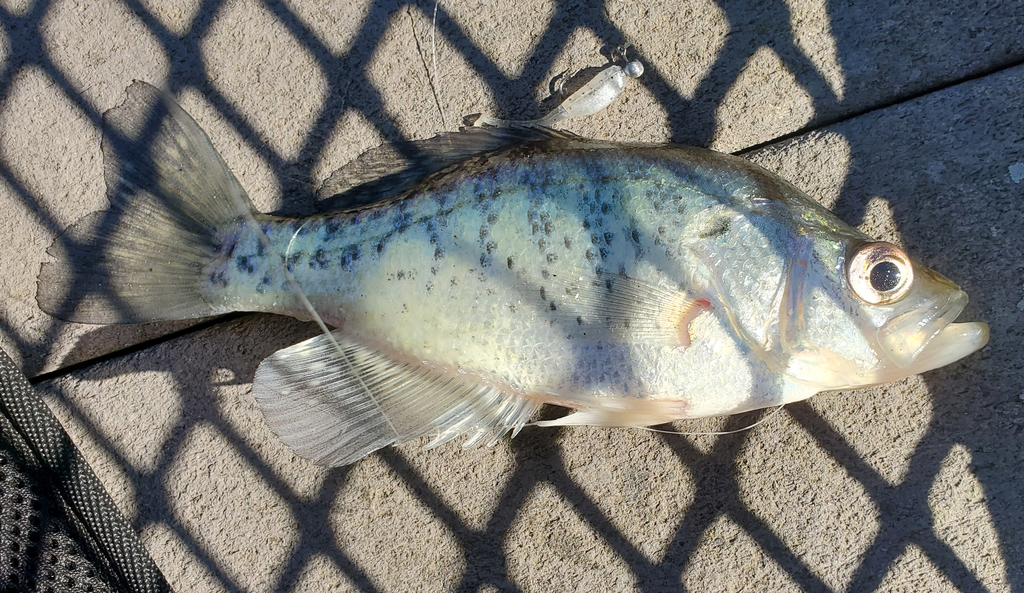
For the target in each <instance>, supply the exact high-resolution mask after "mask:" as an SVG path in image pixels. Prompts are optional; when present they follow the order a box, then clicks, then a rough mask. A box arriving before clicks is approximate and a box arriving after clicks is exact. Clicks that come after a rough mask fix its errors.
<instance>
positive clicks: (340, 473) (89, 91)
mask: <svg viewBox="0 0 1024 593" xmlns="http://www.w3.org/2000/svg"><path fill="white" fill-rule="evenodd" d="M943 5H944V6H943V8H942V9H941V10H936V9H933V8H931V7H930V6H928V5H927V3H903V2H890V1H883V0H868V1H865V2H857V3H841V2H814V1H804V0H792V1H791V2H789V3H784V2H778V1H774V2H760V3H741V2H726V1H719V2H712V1H711V0H705V1H696V2H685V3H683V2H678V3H668V4H664V3H651V4H650V5H641V4H638V3H635V2H619V1H617V0H612V1H608V2H606V3H604V4H603V5H602V4H592V3H574V2H564V3H558V2H544V1H540V0H527V1H525V2H518V3H512V2H506V3H489V2H468V3H467V2H459V3H445V2H440V3H438V5H437V6H436V19H435V17H434V15H435V5H434V4H433V3H420V4H399V3H394V2H381V3H377V4H367V3H365V2H356V3H352V2H331V3H328V2H316V3H305V2H256V1H231V0H228V1H226V2H204V3H198V2H183V3H179V4H173V5H172V4H169V3H164V2H156V1H143V2H124V3H122V2H116V1H114V0H101V1H98V2H88V3H75V2H43V1H39V2H35V3H32V2H28V1H27V0H26V1H23V2H17V1H14V0H6V1H4V2H0V22H2V24H3V34H2V38H0V63H2V68H0V211H2V212H4V213H5V216H4V217H3V219H2V220H0V233H2V234H0V236H2V237H4V238H5V240H6V245H8V246H9V248H8V255H7V257H5V258H4V259H3V261H2V262H0V294H2V296H3V298H2V301H0V302H2V309H0V345H2V347H3V348H4V349H5V350H7V351H8V352H10V353H11V355H12V356H14V357H16V359H18V360H20V361H21V362H22V364H23V365H24V366H25V368H26V371H27V372H28V374H29V375H30V376H32V375H36V376H38V377H39V381H40V383H39V387H40V389H41V390H42V391H43V392H44V393H45V394H46V395H47V401H48V402H49V403H50V404H51V405H52V406H53V407H54V408H55V411H56V412H57V413H58V415H59V417H60V418H61V420H62V421H63V422H65V424H66V426H67V427H68V429H69V432H70V433H71V434H72V436H73V438H75V440H76V441H77V442H78V443H79V444H80V446H81V447H82V449H83V452H84V453H85V455H86V457H87V459H89V460H90V462H91V463H93V464H94V467H95V469H96V470H97V472H98V473H99V475H100V477H101V479H102V480H103V481H104V483H105V484H106V485H107V487H108V489H109V490H110V492H111V494H112V495H113V496H114V498H115V500H116V501H117V502H118V503H119V504H120V505H121V508H122V509H123V510H124V511H125V513H126V514H128V516H129V517H130V518H131V519H132V520H133V521H135V523H136V525H137V526H138V528H139V530H140V532H141V533H142V535H143V538H144V541H145V542H146V543H147V545H148V546H149V548H150V550H151V552H152V554H153V556H154V557H155V559H156V561H157V563H158V565H160V567H161V568H162V570H163V571H164V572H165V573H166V575H167V576H168V579H169V580H170V581H171V582H172V584H173V585H174V586H175V587H176V588H177V589H178V590H179V591H220V590H227V591H327V590H367V591H408V590H485V591H493V590H522V591H537V590H545V591H546V590H643V591H661V590H675V589H679V588H680V587H683V588H686V589H689V590H712V591H719V590H799V589H803V590H813V591H857V592H859V591H870V590H885V591H924V590H929V591H949V590H963V591H979V590H988V591H1008V590H1017V591H1024V572H1022V568H1021V567H1022V566H1024V535H1022V534H1024V469H1022V463H1024V351H1022V349H1021V347H1020V345H1021V339H1022V335H1024V312H1022V311H1024V288H1022V284H1024V265H1022V264H1021V262H1022V261H1024V234H1022V232H1021V228H1022V224H1024V107H1022V105H1024V103H1022V101H1021V89H1022V88H1024V66H1022V65H1021V64H1022V63H1024V4H1021V3H1019V2H996V1H970V2H968V1H967V0H950V1H948V2H945V3H943ZM625 42H629V43H631V44H632V45H633V47H634V49H635V51H636V52H637V53H638V57H639V58H640V59H641V60H642V61H643V62H644V64H645V66H646V68H647V73H646V74H645V76H644V77H643V78H642V79H641V80H640V84H636V85H633V86H632V87H631V88H630V89H629V90H627V92H626V93H624V95H623V96H622V97H621V98H620V100H619V101H618V102H616V103H615V104H614V105H612V107H611V108H609V109H608V110H607V111H605V112H603V113H601V114H599V115H598V116H595V117H592V118H590V119H587V120H584V121H579V122H569V125H567V126H565V127H566V128H568V129H571V130H573V131H576V132H578V133H582V134H585V135H588V136H594V137H600V138H610V139H617V140H631V141H664V140H673V141H676V142H685V143H691V144H702V145H710V146H711V147H713V148H716V149H719V150H724V151H730V152H736V151H740V152H744V153H745V154H746V156H748V157H749V158H751V159H753V160H755V161H757V162H759V163H760V164H762V165H764V166H766V167H768V168H770V169H773V170H776V171H778V172H780V173H781V174H783V176H785V177H787V178H789V179H791V180H792V181H794V182H795V183H796V184H797V185H799V186H801V187H802V188H803V189H805V190H807V191H808V192H809V193H810V194H811V195H812V196H815V197H817V198H818V199H820V200H821V201H822V202H823V203H825V204H826V205H828V206H830V207H832V208H834V209H835V210H836V211H837V212H838V213H839V214H840V215H841V216H842V217H843V218H845V219H846V220H848V221H850V222H851V223H854V224H859V225H861V227H862V228H863V229H865V230H866V231H867V232H868V233H870V234H873V235H875V236H877V237H879V238H885V239H888V240H891V241H895V242H897V243H900V244H902V245H904V246H905V247H906V248H907V249H908V250H909V251H911V252H912V253H913V254H915V255H916V256H917V257H918V258H919V259H921V260H922V261H924V262H926V263H927V264H928V265H930V266H932V267H934V268H936V269H938V270H940V271H941V272H943V273H944V274H946V275H948V276H949V277H950V278H953V279H955V280H956V281H957V282H958V283H959V284H961V285H962V286H963V287H964V288H965V290H967V292H968V293H969V294H970V295H971V298H972V303H971V305H970V306H969V308H968V309H967V311H966V312H965V313H964V317H965V318H967V319H979V320H985V321H987V322H989V323H990V325H991V327H992V339H991V343H990V345H989V346H988V347H987V348H986V349H985V350H983V351H982V352H980V353H978V354H976V355H974V356H971V357H969V358H968V359H966V360H964V361H962V362H960V363H958V364H956V365H953V366H951V367H948V368H945V369H941V370H938V371H935V372H931V373H928V374H927V375H925V376H923V377H914V378H911V379H907V380H905V381H901V382H898V383H894V384H890V385H884V386H880V387H876V388H873V389H868V390H864V391H859V392H840V393H830V394H823V395H820V396H817V397H815V398H813V399H812V400H810V401H808V402H806V403H801V404H797V405H792V406H788V407H787V408H785V409H784V410H783V411H781V412H778V413H776V414H774V415H773V416H771V417H770V418H768V419H767V420H766V421H765V422H764V423H763V424H761V425H759V426H758V427H757V428H755V429H753V430H750V431H745V432H739V433H735V434H730V435H724V436H714V435H705V436H670V435H659V434H655V433H650V432H643V431H638V430H606V429H596V428H575V429H563V430H548V429H538V428H531V429H527V430H524V432H523V433H521V434H520V436H519V437H517V438H516V439H515V440H513V441H509V440H505V441H502V442H501V443H499V444H498V445H497V446H495V447H493V448H490V449H487V448H481V449H472V450H462V449H461V448H460V447H459V446H458V444H454V443H450V444H448V445H447V446H443V447H441V448H439V449H436V450H432V451H422V450H420V448H419V446H418V445H417V444H410V445H407V446H404V447H400V448H397V449H389V450H385V451H383V452H381V453H379V454H376V455H373V456H371V457H369V458H367V459H365V460H363V461H361V462H359V463H357V464H356V465H354V466H352V467H350V468H345V469H337V470H325V469H322V468H317V467H314V466H311V465H310V464H308V463H306V462H304V461H302V460H301V459H298V458H296V457H294V456H293V455H291V454H290V453H289V452H288V450H287V449H285V448H284V447H283V446H282V445H281V444H280V443H279V442H278V441H277V440H276V439H275V437H274V435H273V434H271V433H270V431H269V430H268V429H267V427H266V426H265V424H264V423H263V421H262V418H261V416H260V414H259V412H258V410H257V409H256V407H255V404H254V402H253V400H252V397H251V395H250V394H249V383H250V382H251V380H252V376H253V373H254V371H255V368H256V365H257V364H258V363H259V361H260V360H261V359H262V358H263V357H265V356H267V355H269V354H270V353H272V352H273V351H274V350H276V349H278V348H282V347H285V346H288V345H290V344H292V343H294V342H296V341H298V340H300V339H303V338H305V337H309V336H311V335H313V334H314V333H315V329H314V328H312V327H310V326H308V325H304V324H300V323H298V322H294V321H290V320H285V319H280V318H273V317H270V316H246V317H242V318H235V319H231V320H226V321H222V322H220V323H214V324H212V325H205V326H201V327H194V326H192V325H191V324H189V323H178V324H151V325H148V326H140V327H100V328H96V327H87V326H78V325H73V324H62V323H59V322H56V321H54V320H53V319H51V318H49V317H48V316H47V315H45V314H44V313H42V312H41V311H39V310H38V308H37V307H36V305H35V301H34V293H35V275H36V274H37V273H38V269H39V264H40V262H42V261H44V260H45V258H46V257H47V256H46V249H47V247H48V246H49V245H50V243H51V242H52V241H53V239H54V237H56V236H57V235H59V234H60V233H62V232H63V231H64V229H65V228H66V227H67V226H68V225H69V224H70V223H71V222H73V221H74V220H76V219H77V218H79V217H81V216H83V215H85V214H87V213H89V212H93V211H96V210H100V209H102V208H104V207H105V201H106V200H105V197H104V188H103V182H102V176H101V157H100V153H99V139H100V132H99V127H98V124H99V121H100V117H101V114H102V112H103V111H104V110H106V109H108V108H110V107H113V106H114V105H116V104H117V103H118V102H120V100H121V98H122V97H123V92H124V89H125V87H127V85H128V84H129V83H130V82H131V80H133V79H143V80H148V81H150V82H153V83H155V84H158V85H159V84H163V85H166V86H167V87H168V88H170V89H171V90H172V91H173V92H175V93H176V94H177V95H178V96H179V98H180V99H181V101H182V103H183V105H184V106H185V108H186V109H187V110H188V111H189V112H190V113H191V114H192V115H193V117H195V118H196V119H197V121H199V123H200V124H201V125H202V126H203V127H204V128H205V129H206V130H207V133H208V134H209V135H210V137H211V138H212V140H213V142H214V144H215V145H216V146H217V148H218V149H219V150H220V151H221V153H222V154H223V155H224V158H225V160H226V161H227V162H228V164H229V165H230V166H231V168H232V169H233V170H234V171H235V173H236V174H237V175H238V177H239V178H240V180H241V182H242V184H243V186H245V187H246V189H247V190H248V191H249V193H250V195H251V196H252V198H253V199H254V201H255V202H256V203H257V205H258V206H259V207H260V208H262V209H264V210H266V211H278V212H281V213H285V214H297V213H305V212H312V211H314V210H315V209H316V207H317V204H316V199H315V197H314V195H315V193H314V190H315V188H316V186H317V185H318V184H319V183H320V182H322V181H323V180H324V179H325V178H326V177H327V176H328V175H329V174H330V173H331V172H332V171H333V170H334V169H335V168H337V167H339V166H341V165H342V164H344V163H345V162H347V161H348V160H350V159H351V158H353V157H355V156H356V155H358V154H359V153H360V152H361V151H363V150H365V149H367V148H370V147H373V146H375V145H377V144H379V143H381V142H385V141H391V140H397V139H402V138H406V139H411V138H423V137H428V136H431V135H433V134H435V133H437V132H439V131H443V130H451V129H455V128H456V127H457V126H458V125H459V123H460V121H461V117H462V115H464V114H467V113H474V112H480V111H484V112H489V113H492V114H495V115H498V116H507V117H516V118H524V117H534V116H537V115H539V114H541V113H543V112H544V111H546V110H547V109H549V108H550V107H551V105H553V102H552V101H551V100H550V99H549V95H550V86H549V81H550V80H551V79H552V78H553V77H554V76H556V75H558V74H559V73H561V72H562V71H564V70H566V69H572V70H575V69H580V68H588V67H597V66H601V65H603V63H604V58H603V57H602V56H601V52H602V51H603V52H605V53H607V51H608V50H609V49H610V48H613V47H615V46H618V45H621V44H623V43H625ZM751 149H754V150H753V151H751ZM76 240H77V239H76ZM65 244H66V245H68V246H70V247H71V248H73V245H74V242H73V241H72V240H70V239H69V240H66V241H65ZM190 328H191V329H190ZM171 332H178V333H177V334H175V335H173V336H171V337H172V339H163V338H162V337H161V336H168V335H169V334H170V333H171ZM147 341H149V342H147ZM136 344H141V345H142V346H143V347H141V348H138V349H136V350H134V351H132V352H130V353H127V354H120V355H119V354H118V352H119V351H121V350H122V349H124V348H126V347H129V346H132V345H136ZM102 355H106V357H105V358H101V359H99V360H96V357H99V356H102ZM70 364H78V365H79V366H78V367H76V368H75V369H72V372H67V371H62V370H61V369H64V368H65V367H67V366H68V365H70ZM43 372H47V373H52V374H48V375H40V373H43ZM763 417H764V415H763V414H756V413H755V414H747V415H744V416H742V417H739V418H730V419H721V420H713V421H707V422H701V423H687V424H680V425H679V428H681V429H684V430H690V431H694V430H695V431H708V430H719V429H725V430H733V429H738V428H742V427H745V426H747V425H749V424H750V423H752V422H754V421H756V420H758V419H760V418H763Z"/></svg>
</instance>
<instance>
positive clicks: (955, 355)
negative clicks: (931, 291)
mask: <svg viewBox="0 0 1024 593" xmlns="http://www.w3.org/2000/svg"><path fill="white" fill-rule="evenodd" d="M966 306H967V293H965V292H964V291H962V290H960V289H956V290H954V291H950V292H949V297H948V298H947V299H946V301H945V302H944V303H943V302H941V301H940V302H939V303H937V304H935V305H932V306H930V307H918V308H912V309H911V310H909V311H907V312H906V313H903V314H901V315H897V316H896V317H894V318H893V319H891V320H890V321H889V322H888V323H886V324H885V325H884V326H882V327H881V328H880V329H879V330H878V335H877V338H878V344H879V346H880V347H881V350H882V352H883V353H884V354H885V356H886V357H887V358H888V359H889V360H890V361H892V363H893V364H894V365H896V366H897V367H899V368H900V369H902V370H903V371H904V373H905V374H908V375H916V374H918V373H923V372H925V371H930V370H932V369H936V368H938V367H941V366H944V365H947V364H950V363H952V362H955V361H957V360H960V359H961V358H963V357H965V356H967V355H969V354H971V353H974V352H977V351H978V350H979V349H981V348H982V347H983V346H984V345H985V344H987V343H988V324H985V323H981V322H976V321H975V322H961V323H953V320H955V319H956V318H957V317H958V316H959V315H960V313H961V312H962V311H963V310H964V308H965V307H966Z"/></svg>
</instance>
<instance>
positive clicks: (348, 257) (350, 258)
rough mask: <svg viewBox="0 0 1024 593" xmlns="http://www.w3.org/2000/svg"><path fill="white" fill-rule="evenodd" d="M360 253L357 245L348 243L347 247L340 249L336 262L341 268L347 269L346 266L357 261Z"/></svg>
mask: <svg viewBox="0 0 1024 593" xmlns="http://www.w3.org/2000/svg"><path fill="white" fill-rule="evenodd" d="M361 255H362V252H361V251H360V249H359V246H358V245H349V246H348V247H346V248H345V249H343V250H342V252H341V256H339V258H338V263H339V264H340V265H341V267H342V268H344V269H348V267H349V266H351V265H352V264H353V263H354V262H357V261H359V257H360V256H361Z"/></svg>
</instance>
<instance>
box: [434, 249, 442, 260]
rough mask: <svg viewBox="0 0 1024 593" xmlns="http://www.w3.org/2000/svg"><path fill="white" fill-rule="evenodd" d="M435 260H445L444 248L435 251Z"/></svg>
mask: <svg viewBox="0 0 1024 593" xmlns="http://www.w3.org/2000/svg"><path fill="white" fill-rule="evenodd" d="M434 259H435V260H438V259H444V248H443V247H438V248H437V249H434Z"/></svg>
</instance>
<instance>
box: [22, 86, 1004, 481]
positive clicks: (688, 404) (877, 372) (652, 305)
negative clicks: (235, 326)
mask: <svg viewBox="0 0 1024 593" xmlns="http://www.w3.org/2000/svg"><path fill="white" fill-rule="evenodd" d="M107 118H108V120H110V121H111V122H112V123H113V124H115V125H116V126H119V127H120V128H122V129H126V130H127V131H128V132H127V133H128V136H130V137H131V139H132V140H134V141H136V142H139V141H142V142H145V145H146V146H147V147H148V154H145V153H143V154H140V153H139V152H137V151H136V152H131V151H124V150H122V151H120V153H119V151H118V149H117V146H116V145H115V144H116V142H115V141H114V140H111V139H108V140H105V141H104V154H105V156H106V158H105V161H106V163H107V181H108V187H109V188H110V195H111V201H112V203H113V208H114V210H113V213H112V214H111V213H98V214H97V215H95V216H94V217H93V219H95V218H96V217H98V216H102V217H104V218H103V224H100V225H98V228H99V229H100V230H99V231H98V233H100V237H99V238H100V239H101V240H100V241H99V242H98V243H97V245H98V247H97V248H96V249H95V250H94V251H89V250H87V251H88V252H87V253H79V254H73V257H72V258H70V259H65V260H60V261H57V262H53V263H47V264H44V266H43V268H42V270H41V273H40V279H39V292H38V301H39V304H40V306H41V307H42V308H43V309H44V310H45V311H47V312H49V313H50V314H52V315H56V316H58V317H62V318H64V319H67V320H71V321H78V322H85V323H135V322H143V321H154V320H167V319H182V318H193V317H205V316H211V315H218V314H222V313H227V312H231V311H265V312H272V313H281V314H286V315H292V316H295V317H299V318H306V319H308V318H309V317H310V314H309V313H308V311H307V309H306V308H305V306H304V305H303V303H302V298H303V296H305V297H308V301H309V303H311V304H312V307H313V308H314V309H315V310H316V312H317V313H318V314H319V316H321V317H322V318H323V319H324V320H326V322H327V323H329V324H330V325H332V326H334V327H335V328H337V329H336V330H335V331H333V332H332V333H331V334H330V335H327V334H325V335H321V336H318V337H315V338H312V339H310V340H307V341H305V342H302V343H300V344H297V345H295V346H292V347H290V348H286V349H283V350H281V351H279V352H277V353H275V354H274V355H272V356H271V357H269V358H268V359H267V360H265V361H264V362H263V363H262V364H261V365H260V367H259V370H258V371H257V373H256V376H255V379H254V382H253V393H254V395H255V397H256V399H257V401H258V402H259V404H260V406H261V407H262V409H263V411H264V413H265V415H266V418H267V421H268V422H269V424H270V425H271V427H272V428H273V429H274V430H275V432H277V434H278V435H280V437H281V439H282V440H283V441H284V442H285V443H287V444H288V445H290V446H291V447H292V448H293V449H294V450H295V451H296V452H297V453H299V454H300V455H302V456H305V457H307V458H309V459H311V460H313V461H315V462H317V463H321V464H326V465H342V464H346V463H350V462H352V461H354V460H356V459H359V458H360V457H362V456H364V455H366V454H368V453H369V452H371V451H374V450H376V449H378V448H380V447H383V446H386V445H389V444H393V443H401V442H404V441H407V440H410V439H415V438H419V437H423V436H432V437H434V441H432V443H431V444H437V443H440V442H444V441H446V440H449V439H451V438H453V437H455V436H458V435H460V434H465V435H468V439H467V445H468V444H472V443H476V442H480V441H487V442H492V443H493V442H494V441H495V440H496V439H497V438H499V437H500V436H501V435H503V434H505V433H506V432H508V431H518V430H519V429H520V428H521V427H522V426H523V425H524V424H526V423H527V422H529V420H530V418H531V416H532V415H533V414H534V413H535V412H536V411H537V410H538V409H539V408H540V407H541V406H542V405H544V404H557V405H560V406H566V407H569V408H572V409H574V410H575V412H574V413H572V414H569V415H567V416H565V417H563V418H560V419H558V420H553V421H548V422H545V423H542V424H547V425H566V424H590V425H600V426H646V425H652V424H659V423H663V422H668V421H672V420H677V419H684V418H697V417H706V416H715V415H723V414H732V413H736V412H741V411H745V410H752V409H756V408H763V407H768V406H775V405H780V404H785V403H788V402H794V401H798V400H802V399H805V398H807V397H810V396H811V395H813V394H815V393H817V392H819V391H822V390H827V389H841V388H853V387H863V386H868V385H874V384H878V383H882V382H886V381H892V380H895V379H899V378H901V377H906V376H908V375H912V374H915V373H920V372H924V371H927V370H930V369H934V368H936V367H939V366H942V365H946V364H949V363H951V362H953V361H956V360H958V359H960V358H962V357H964V356H967V355H968V354H970V353H972V352H974V351H976V350H978V349H979V348H981V347H982V346H983V345H984V344H985V343H986V341H987V339H988V327H987V326H986V325H985V324H984V323H976V322H975V323H953V320H954V319H955V318H956V317H957V316H958V315H959V313H960V312H961V310H962V309H963V308H964V307H965V306H966V304H967V295H966V294H965V293H964V292H963V291H961V290H960V289H959V288H958V287H957V286H956V285H955V284H953V283H952V282H950V281H949V280H947V279H946V278H944V277H943V276H941V275H939V274H938V273H936V272H934V271H932V270H929V269H927V268H925V267H924V266H922V265H921V264H920V263H919V262H917V261H915V260H914V259H912V258H910V257H908V256H907V255H906V254H905V253H904V252H903V251H902V250H901V249H900V248H898V247H896V246H894V245H891V244H888V243H883V242H878V241H874V240H872V239H871V238H870V237H868V236H866V235H864V234H863V233H861V232H859V231H857V230H856V229H854V228H851V227H850V226H848V225H846V224H844V223H843V222H842V221H841V220H839V219H838V218H836V217H835V216H834V215H833V214H832V213H830V212H829V211H828V210H826V209H825V208H823V207H821V206H819V205H818V204H817V203H815V202H814V201H813V200H811V199H810V198H808V197H807V196H805V195H804V194H803V193H802V192H800V191H799V190H798V189H796V188H795V187H794V186H793V185H791V184H790V183H788V182H786V181H784V180H783V179H781V178H779V177H777V176H776V175H774V174H772V173H770V172H768V171H766V170H764V169H761V168H760V167H758V166H756V165H753V164H751V163H749V162H747V161H745V160H743V159H740V158H737V157H733V156H729V155H723V154H718V153H715V152H712V151H709V150H703V149H698V148H689V147H683V146H672V145H647V144H621V143H612V142H600V141H595V140H587V139H584V138H580V137H576V136H573V135H569V134H564V133H559V132H554V131H551V130H543V129H540V130H485V129H470V130H466V131H464V132H460V133H455V134H448V135H443V136H439V137H437V138H434V139H431V140H428V141H424V142H422V143H419V144H418V145H415V146H413V147H412V148H415V149H418V150H420V152H421V154H426V155H427V156H428V158H427V159H426V160H425V161H424V162H426V163H427V164H426V165H423V166H413V167H411V168H407V169H404V170H403V169H400V168H397V167H396V165H394V163H390V162H388V159H386V158H383V157H380V156H379V155H377V156H372V157H367V158H364V159H362V160H361V161H360V162H357V163H356V164H355V165H353V166H352V167H351V168H350V169H349V170H348V172H347V173H344V172H343V173H344V174H343V175H342V176H343V177H344V176H345V175H347V176H348V177H350V178H354V179H357V180H358V179H362V178H366V177H368V176H371V175H369V174H370V173H381V174H391V175H390V178H392V180H393V181H392V182H391V183H390V185H388V184H378V185H377V186H372V185H371V186H369V188H370V189H366V188H363V189H362V190H356V191H355V192H352V195H353V196H355V197H354V198H353V199H359V198H360V196H361V195H362V196H365V195H367V194H370V195H372V197H373V198H375V199H376V201H371V202H370V203H368V204H365V205H362V206H361V207H359V208H356V209H351V210H346V211H342V212H336V213H331V214H322V215H317V216H310V217H306V218H296V219H288V218H280V217H274V216H267V215H262V214H258V213H255V212H253V208H252V205H251V203H250V201H249V199H248V197H247V196H246V194H245V191H244V190H243V189H242V188H241V186H240V185H239V183H238V181H237V180H236V179H235V177H234V176H233V175H232V174H231V172H230V171H229V170H228V168H227V166H226V165H225V164H224V161H223V160H222V159H221V158H220V156H219V155H218V154H217V153H216V151H215V149H214V148H213V146H212V144H211V143H210V141H209V139H208V138H207V136H206V135H205V133H204V132H203V131H202V130H201V129H200V128H199V126H198V125H197V124H196V123H195V121H193V120H192V118H190V117H189V116H188V115H187V114H186V113H185V112H184V111H183V110H181V108H180V107H178V106H177V104H176V103H174V102H173V100H172V99H170V98H166V97H164V96H162V95H161V94H160V93H159V92H158V91H157V90H156V89H154V88H153V87H151V86H149V85H147V84H145V83H135V84H133V85H132V86H131V87H130V88H129V89H128V99H127V101H126V103H125V104H124V105H122V106H120V107H118V108H116V109H114V110H112V111H111V112H110V113H108V115H107ZM125 152H127V153H128V154H124V153H125ZM116 157H120V160H118V158H116ZM421 165H422V163H421ZM426 173H429V174H426ZM384 177H388V175H384ZM374 187H377V188H383V189H381V193H380V194H374V193H373V189H374ZM360 191H362V194H360V193H359V192H360ZM93 222H95V221H93ZM285 262H287V267H286V265H285ZM289 272H290V273H289ZM300 289H301V290H300Z"/></svg>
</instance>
